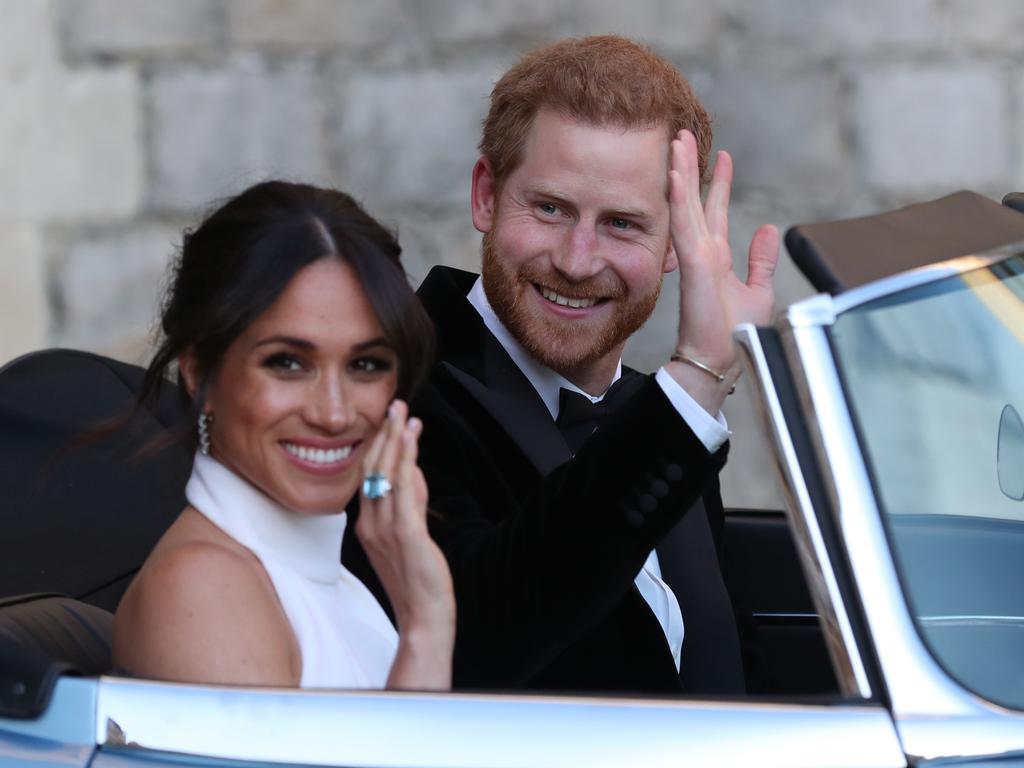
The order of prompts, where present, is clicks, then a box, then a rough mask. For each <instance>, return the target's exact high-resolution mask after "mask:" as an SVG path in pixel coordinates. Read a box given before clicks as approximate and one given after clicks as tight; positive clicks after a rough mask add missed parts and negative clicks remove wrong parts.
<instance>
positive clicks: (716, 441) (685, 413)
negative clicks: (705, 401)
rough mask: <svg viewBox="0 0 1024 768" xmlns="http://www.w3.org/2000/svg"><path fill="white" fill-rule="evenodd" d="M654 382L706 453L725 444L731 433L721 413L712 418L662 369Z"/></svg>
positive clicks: (712, 451)
mask: <svg viewBox="0 0 1024 768" xmlns="http://www.w3.org/2000/svg"><path fill="white" fill-rule="evenodd" d="M654 380H655V381H657V382H658V386H660V387H661V391H662V392H664V393H665V397H667V398H668V400H669V402H670V403H672V407H673V408H675V409H676V411H677V412H678V413H679V415H680V416H681V417H682V419H683V421H685V422H686V425H687V426H688V427H689V428H690V429H691V430H693V434H695V435H696V436H697V439H698V440H700V441H701V442H702V443H703V444H704V447H705V448H707V449H708V453H714V452H715V451H717V450H718V449H719V448H721V447H722V446H723V445H724V444H725V441H726V440H728V439H729V437H730V436H731V435H732V432H730V431H729V425H728V424H726V423H725V416H724V415H722V412H721V411H719V412H718V415H717V416H714V417H712V415H711V414H710V413H708V412H707V411H705V410H704V409H703V408H701V406H700V405H699V404H698V403H697V401H696V400H694V399H693V398H692V397H690V393H689V392H687V391H686V390H685V389H683V388H682V387H681V386H680V385H679V382H678V381H676V380H675V379H673V378H672V376H671V375H670V374H669V372H668V371H666V370H665V369H664V368H659V369H658V373H657V375H656V376H655V377H654Z"/></svg>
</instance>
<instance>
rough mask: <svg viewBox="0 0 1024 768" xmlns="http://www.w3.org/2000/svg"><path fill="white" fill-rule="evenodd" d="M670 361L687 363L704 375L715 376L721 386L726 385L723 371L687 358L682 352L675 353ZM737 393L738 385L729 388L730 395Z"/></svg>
mask: <svg viewBox="0 0 1024 768" xmlns="http://www.w3.org/2000/svg"><path fill="white" fill-rule="evenodd" d="M669 360H671V361H672V362H673V363H686V364H687V365H692V366H693V367H694V368H696V369H697V370H700V371H704V373H706V374H708V376H714V377H715V378H716V379H717V380H718V383H719V384H724V383H725V374H724V373H722V372H721V371H716V370H715V369H714V368H712V367H711V366H710V365H706V364H705V363H702V362H701V361H700V360H694V359H693V358H692V357H687V356H686V355H684V354H683V353H682V352H673V353H672V355H671V357H669ZM735 391H736V385H735V384H733V385H732V386H731V387H729V394H730V395H731V394H732V393H733V392H735Z"/></svg>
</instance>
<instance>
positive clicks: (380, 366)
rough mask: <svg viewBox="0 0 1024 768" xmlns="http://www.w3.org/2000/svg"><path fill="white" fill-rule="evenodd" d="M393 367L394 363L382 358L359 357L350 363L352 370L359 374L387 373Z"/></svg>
mask: <svg viewBox="0 0 1024 768" xmlns="http://www.w3.org/2000/svg"><path fill="white" fill-rule="evenodd" d="M393 367H394V363H393V362H392V361H391V360H387V359H385V358H383V357H360V358H358V359H356V360H353V361H352V369H353V370H354V371H358V372H359V373H387V372H388V371H390V370H391V369H392V368H393Z"/></svg>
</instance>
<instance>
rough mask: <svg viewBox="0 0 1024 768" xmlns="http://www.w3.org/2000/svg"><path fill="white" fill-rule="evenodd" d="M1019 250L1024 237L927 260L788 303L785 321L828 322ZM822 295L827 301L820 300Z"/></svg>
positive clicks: (796, 323) (1023, 249)
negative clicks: (833, 293) (831, 292)
mask: <svg viewBox="0 0 1024 768" xmlns="http://www.w3.org/2000/svg"><path fill="white" fill-rule="evenodd" d="M1022 252H1024V241H1021V242H1018V243H1011V244H1010V245H1005V246H1001V247H999V248H995V249H993V250H991V251H986V252H984V253H980V254H969V255H964V256H959V257H957V258H955V259H949V260H947V261H940V262H938V263H936V264H929V265H928V266H925V267H919V268H918V269H912V270H908V271H907V272H900V273H898V274H895V275H892V276H890V277H886V278H882V279H881V280H876V281H875V282H872V283H867V284H865V285H861V286H858V287H857V288H851V289H850V290H848V291H843V292H842V293H840V294H839V295H837V296H834V297H830V296H828V295H827V294H817V295H815V296H811V297H809V298H807V299H804V300H803V301H798V302H796V303H795V304H792V305H790V307H789V308H788V309H787V310H786V317H787V321H788V323H789V326H790V327H793V328H796V327H803V326H808V325H814V326H821V325H831V324H832V323H833V322H834V321H835V318H836V317H837V316H839V315H841V314H842V313H844V312H848V311H849V310H851V309H854V308H856V307H859V306H861V305H862V304H867V303H869V302H872V301H875V300H876V299H880V298H883V297H885V296H891V295H893V294H896V293H900V292H901V291H906V290H909V289H911V288H916V287H918V286H921V285H928V284H929V283H934V282H937V281H939V280H944V279H946V278H947V277H952V276H954V275H962V274H963V273H965V272H970V271H971V270H974V269H980V268H982V267H988V266H991V265H993V264H997V263H998V262H1000V261H1003V260H1005V259H1007V258H1009V257H1011V256H1016V255H1018V254H1021V253H1022ZM822 297H824V298H825V299H827V300H828V301H827V302H823V301H822Z"/></svg>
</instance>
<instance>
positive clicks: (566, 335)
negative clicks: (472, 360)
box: [482, 232, 661, 376]
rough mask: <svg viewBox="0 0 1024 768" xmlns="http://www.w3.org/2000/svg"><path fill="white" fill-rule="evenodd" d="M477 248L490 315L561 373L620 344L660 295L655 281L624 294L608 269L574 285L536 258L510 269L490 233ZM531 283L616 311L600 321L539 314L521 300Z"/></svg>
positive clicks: (652, 310)
mask: <svg viewBox="0 0 1024 768" xmlns="http://www.w3.org/2000/svg"><path fill="white" fill-rule="evenodd" d="M482 251H483V270H482V276H483V282H484V292H485V293H486V294H487V300H488V301H489V302H490V304H491V307H492V308H493V309H494V313H495V314H496V315H497V316H498V319H499V320H501V322H502V323H503V324H504V326H505V327H506V328H508V330H509V331H510V332H511V333H512V335H513V336H514V337H515V338H516V340H517V341H519V343H520V344H522V345H523V347H524V348H525V349H526V351H527V352H529V353H530V355H531V356H533V357H534V358H535V359H537V360H539V361H540V362H541V363H543V364H544V365H546V366H547V367H548V368H551V369H552V370H554V371H557V372H559V373H561V374H562V375H563V376H564V375H566V374H567V373H568V372H572V371H578V370H579V369H580V368H581V367H584V366H587V365H590V364H592V363H595V362H597V361H598V360H600V359H601V358H602V357H604V356H605V355H607V354H608V353H609V352H610V351H611V350H613V349H615V348H617V347H618V346H619V345H620V344H622V343H624V342H625V341H626V339H628V338H629V337H630V336H632V335H633V334H634V333H635V332H636V331H637V330H639V329H640V326H642V325H643V324H644V323H645V322H647V319H648V318H649V317H650V316H651V313H652V312H654V306H655V304H657V303H658V296H659V295H660V293H661V280H658V281H656V282H655V284H654V286H653V287H652V289H651V290H650V291H648V292H647V293H645V294H641V295H637V296H632V297H629V298H627V294H628V289H627V287H626V284H625V283H624V282H623V280H622V278H620V277H619V276H618V275H616V274H615V273H614V272H613V271H611V270H605V271H603V272H601V273H600V274H598V275H594V276H593V277H591V278H588V279H586V280H584V281H582V282H579V283H573V282H569V281H568V280H566V279H565V278H563V277H562V276H560V275H559V274H558V273H557V272H555V271H553V270H550V269H548V270H544V269H542V268H541V266H540V264H539V263H538V261H529V262H526V263H525V264H522V265H521V266H520V267H519V268H518V270H516V271H513V270H512V269H511V268H509V266H508V264H507V262H506V260H504V259H502V257H501V255H500V254H499V253H498V252H497V250H496V249H495V247H494V233H493V232H489V233H487V234H485V235H484V238H483V249H482ZM534 284H539V285H542V286H544V287H546V288H549V289H551V290H553V291H555V293H558V294H560V295H562V296H571V297H573V298H600V299H610V300H614V301H616V303H617V306H616V308H615V309H616V311H615V312H614V313H612V315H611V317H609V318H608V319H606V320H602V321H599V322H598V321H592V320H582V319H581V320H579V321H572V320H562V321H558V320H555V319H553V318H549V317H544V316H543V315H540V314H539V313H538V312H537V311H536V310H531V308H530V306H529V303H528V302H525V301H521V298H522V297H523V292H524V291H533V290H536V289H535V288H534V287H533V285H534ZM544 300H545V301H546V299H544Z"/></svg>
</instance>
